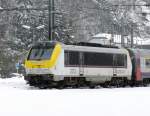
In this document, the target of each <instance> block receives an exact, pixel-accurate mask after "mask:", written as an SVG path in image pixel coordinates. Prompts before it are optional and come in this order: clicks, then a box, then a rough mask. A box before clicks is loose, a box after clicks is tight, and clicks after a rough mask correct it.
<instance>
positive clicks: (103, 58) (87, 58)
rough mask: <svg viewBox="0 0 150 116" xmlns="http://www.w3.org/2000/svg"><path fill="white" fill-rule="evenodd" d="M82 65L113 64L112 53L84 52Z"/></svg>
mask: <svg viewBox="0 0 150 116" xmlns="http://www.w3.org/2000/svg"><path fill="white" fill-rule="evenodd" d="M84 65H85V66H98V67H99V66H100V67H112V66H113V54H108V53H90V52H85V53H84Z"/></svg>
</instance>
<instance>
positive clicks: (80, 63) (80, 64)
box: [79, 52, 84, 76]
mask: <svg viewBox="0 0 150 116" xmlns="http://www.w3.org/2000/svg"><path fill="white" fill-rule="evenodd" d="M83 64H84V57H83V53H82V52H80V54H79V75H80V76H83V75H84V67H83Z"/></svg>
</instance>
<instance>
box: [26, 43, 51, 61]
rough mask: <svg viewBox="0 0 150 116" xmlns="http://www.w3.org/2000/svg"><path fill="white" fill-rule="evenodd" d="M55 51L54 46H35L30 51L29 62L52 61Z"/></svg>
mask: <svg viewBox="0 0 150 116" xmlns="http://www.w3.org/2000/svg"><path fill="white" fill-rule="evenodd" d="M53 50H54V45H53V46H45V45H44V46H43V45H41V44H40V46H39V45H38V46H34V47H32V49H31V50H30V53H29V56H28V60H48V59H50V57H51V55H52V52H53Z"/></svg>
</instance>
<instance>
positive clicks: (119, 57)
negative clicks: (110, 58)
mask: <svg viewBox="0 0 150 116" xmlns="http://www.w3.org/2000/svg"><path fill="white" fill-rule="evenodd" d="M115 58H116V64H115V66H117V67H127V55H126V54H115Z"/></svg>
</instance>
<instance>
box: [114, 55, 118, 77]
mask: <svg viewBox="0 0 150 116" xmlns="http://www.w3.org/2000/svg"><path fill="white" fill-rule="evenodd" d="M116 76H117V55H116V54H114V55H113V77H116Z"/></svg>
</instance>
